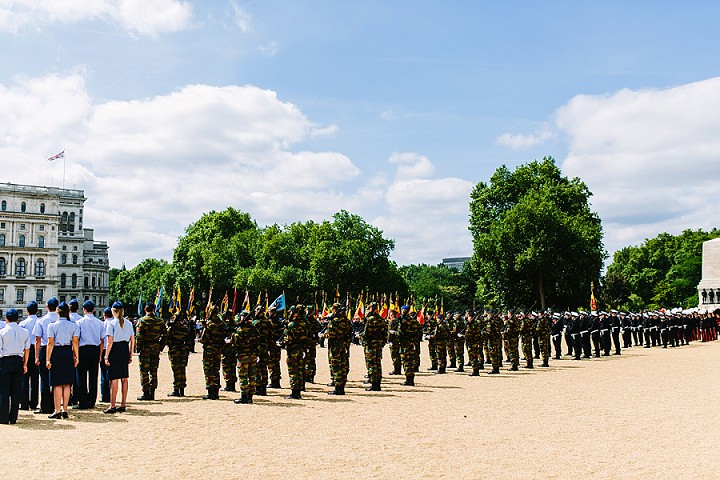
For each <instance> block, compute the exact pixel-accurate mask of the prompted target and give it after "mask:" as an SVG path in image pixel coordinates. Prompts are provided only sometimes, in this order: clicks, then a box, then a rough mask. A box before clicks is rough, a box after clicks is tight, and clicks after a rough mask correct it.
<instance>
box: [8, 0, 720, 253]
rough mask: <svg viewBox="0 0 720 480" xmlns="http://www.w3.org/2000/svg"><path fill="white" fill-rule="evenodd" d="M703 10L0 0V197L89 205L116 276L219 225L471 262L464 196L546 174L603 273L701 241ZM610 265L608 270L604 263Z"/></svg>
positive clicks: (712, 5) (710, 33)
mask: <svg viewBox="0 0 720 480" xmlns="http://www.w3.org/2000/svg"><path fill="white" fill-rule="evenodd" d="M718 18H720V3H718V2H712V1H685V2H670V1H657V0H654V1H641V0H640V1H634V2H626V1H608V2H577V1H552V0H551V1H547V2H535V1H529V0H528V1H509V2H489V1H488V2H485V1H470V0H467V1H461V0H459V1H454V2H442V1H429V0H412V1H410V0H398V1H393V2H387V1H376V0H366V1H362V2H361V1H343V2H338V1H304V0H292V1H285V0H263V1H239V0H232V1H224V0H204V1H187V0H115V1H110V0H53V1H49V0H48V1H42V2H38V1H36V0H0V167H2V168H0V181H1V182H12V183H24V184H39V185H51V186H61V185H62V181H63V162H62V161H61V160H56V161H53V162H48V161H47V158H48V157H50V156H51V155H54V154H56V153H58V152H60V151H64V152H65V160H64V162H65V169H66V174H65V186H66V187H68V188H78V189H83V190H84V191H85V195H86V197H87V199H88V200H87V202H86V208H85V222H84V226H85V227H87V228H94V229H95V237H96V239H102V240H107V241H108V243H109V246H110V262H111V265H112V266H114V267H119V266H121V265H122V264H125V265H126V266H127V267H132V266H134V265H136V264H137V263H139V262H140V261H141V260H142V259H144V258H148V257H153V258H165V259H171V258H172V251H173V248H174V247H175V246H176V244H177V239H178V237H179V236H181V235H182V234H183V232H184V231H185V228H186V227H187V226H188V225H189V224H191V223H192V222H194V221H196V220H197V219H198V218H199V217H200V216H201V215H202V214H203V213H206V212H209V211H211V210H216V211H219V210H223V209H225V208H226V207H228V206H232V207H234V208H237V209H240V210H242V211H246V212H248V213H250V214H251V216H252V217H253V218H254V219H255V220H256V221H257V223H258V225H260V226H265V225H271V224H275V223H278V224H286V223H291V222H294V221H305V220H315V221H322V220H326V219H331V218H332V215H333V214H334V213H335V212H337V211H339V210H341V209H346V210H348V211H351V212H353V213H357V214H359V215H361V216H363V218H365V219H366V220H367V221H368V222H370V223H371V224H373V225H375V226H377V227H378V228H380V229H381V230H382V231H383V232H384V234H385V236H386V237H389V238H392V239H394V240H395V242H396V246H395V250H394V252H393V253H392V258H393V259H394V260H395V261H397V262H398V264H401V265H403V264H410V263H428V264H437V263H440V262H441V261H442V258H444V257H455V256H469V255H471V254H472V239H471V236H470V234H469V232H468V229H467V226H468V204H469V199H470V192H471V190H472V188H473V187H474V186H475V185H476V184H477V183H478V182H488V181H489V179H490V177H491V176H492V174H493V172H494V171H495V169H497V168H498V167H499V166H501V165H506V166H508V167H509V168H514V167H516V166H518V165H520V164H524V163H529V162H532V161H533V160H541V159H542V158H543V157H545V156H552V157H554V158H555V159H556V161H557V163H558V165H559V166H560V167H561V169H562V171H563V173H564V174H565V175H567V176H570V177H579V178H581V179H582V180H583V181H584V182H585V183H586V184H587V185H588V187H589V188H590V191H591V192H592V193H593V196H592V197H591V202H592V208H593V209H594V210H595V211H596V212H597V213H598V214H599V215H600V217H601V219H602V221H603V229H604V244H605V248H606V249H607V251H608V253H609V254H610V255H612V253H613V252H614V251H616V250H618V249H620V248H622V247H624V246H627V245H636V244H639V243H641V242H642V241H643V240H644V239H646V238H652V237H654V236H656V235H657V234H659V233H661V232H670V233H680V232H681V231H683V230H685V229H688V228H692V229H698V228H702V229H711V228H713V227H718V218H720V216H719V215H718V214H717V211H718V207H719V206H720V191H719V189H720V182H719V180H720V114H719V113H718V112H720V35H717V19H718ZM609 261H610V260H609Z"/></svg>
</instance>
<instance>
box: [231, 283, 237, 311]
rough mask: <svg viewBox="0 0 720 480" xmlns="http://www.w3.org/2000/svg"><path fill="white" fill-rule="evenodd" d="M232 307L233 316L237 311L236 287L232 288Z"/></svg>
mask: <svg viewBox="0 0 720 480" xmlns="http://www.w3.org/2000/svg"><path fill="white" fill-rule="evenodd" d="M233 290H234V291H233V307H232V314H233V317H234V316H235V314H236V313H237V288H235V289H233Z"/></svg>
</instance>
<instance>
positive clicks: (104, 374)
mask: <svg viewBox="0 0 720 480" xmlns="http://www.w3.org/2000/svg"><path fill="white" fill-rule="evenodd" d="M103 317H104V318H103V341H102V352H100V401H101V402H102V403H110V380H109V379H108V370H109V369H108V366H107V365H105V360H104V358H105V355H106V350H107V334H106V332H107V326H108V324H109V323H110V322H111V321H112V319H113V314H112V308H110V307H107V308H106V309H105V310H103Z"/></svg>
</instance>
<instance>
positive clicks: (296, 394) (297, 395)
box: [285, 390, 302, 400]
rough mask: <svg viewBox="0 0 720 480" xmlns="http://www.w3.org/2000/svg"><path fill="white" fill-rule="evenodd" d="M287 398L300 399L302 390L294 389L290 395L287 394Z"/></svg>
mask: <svg viewBox="0 0 720 480" xmlns="http://www.w3.org/2000/svg"><path fill="white" fill-rule="evenodd" d="M285 398H286V399H292V400H300V399H302V397H301V396H300V390H292V391H291V393H290V395H286V396H285Z"/></svg>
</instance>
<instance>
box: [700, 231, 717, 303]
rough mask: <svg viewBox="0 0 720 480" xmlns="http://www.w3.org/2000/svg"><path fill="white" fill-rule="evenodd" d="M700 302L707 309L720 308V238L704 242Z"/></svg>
mask: <svg viewBox="0 0 720 480" xmlns="http://www.w3.org/2000/svg"><path fill="white" fill-rule="evenodd" d="M698 303H699V304H700V307H703V308H707V309H715V308H720V238H715V239H713V240H708V241H707V242H704V243H703V249H702V280H700V284H699V285H698Z"/></svg>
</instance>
